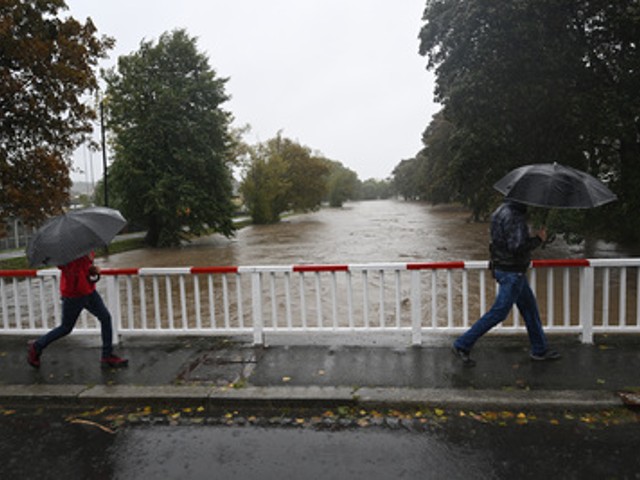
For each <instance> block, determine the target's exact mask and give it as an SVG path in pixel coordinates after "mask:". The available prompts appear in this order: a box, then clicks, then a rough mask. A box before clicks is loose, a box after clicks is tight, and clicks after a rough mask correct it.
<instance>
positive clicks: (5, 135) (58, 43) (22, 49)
mask: <svg viewBox="0 0 640 480" xmlns="http://www.w3.org/2000/svg"><path fill="white" fill-rule="evenodd" d="M66 9H67V6H66V3H65V2H64V0H2V2H0V220H3V219H5V218H7V217H10V216H13V217H20V218H21V219H22V220H23V221H24V222H25V223H27V224H31V225H34V224H37V223H39V222H41V221H42V220H43V219H44V218H45V217H46V216H48V215H51V214H55V213H58V212H59V211H60V210H61V209H62V207H63V206H64V205H65V204H67V203H68V199H69V188H70V186H71V181H70V179H69V168H70V155H71V153H72V152H73V150H74V149H75V148H76V147H77V146H78V145H79V144H80V143H82V142H83V141H84V140H85V137H86V136H87V134H88V133H90V132H91V131H92V125H91V121H92V120H93V119H94V118H95V112H94V111H93V109H92V108H91V107H90V106H88V105H87V104H86V103H85V102H84V99H86V94H88V93H91V92H92V91H95V90H96V89H97V79H96V75H95V72H94V69H95V67H96V65H97V62H98V60H99V59H100V58H103V57H104V56H105V55H106V51H107V50H108V49H109V48H111V46H112V45H113V40H112V39H110V38H108V37H104V36H103V37H101V38H98V37H97V35H96V33H97V31H96V28H95V26H94V25H93V23H92V22H91V20H90V19H87V20H86V22H85V23H84V24H83V23H80V22H78V21H77V20H75V19H73V18H71V17H68V18H61V17H60V15H61V13H62V12H63V11H65V10H66Z"/></svg>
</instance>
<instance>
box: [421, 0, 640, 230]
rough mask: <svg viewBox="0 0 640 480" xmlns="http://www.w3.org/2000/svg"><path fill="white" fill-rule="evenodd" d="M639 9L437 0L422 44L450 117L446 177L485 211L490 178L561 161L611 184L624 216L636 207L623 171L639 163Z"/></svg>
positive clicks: (548, 1)
mask: <svg viewBox="0 0 640 480" xmlns="http://www.w3.org/2000/svg"><path fill="white" fill-rule="evenodd" d="M639 12H640V2H637V1H635V0H624V1H620V2H610V1H605V0H596V1H590V0H589V1H587V0H583V1H568V0H567V1H558V0H520V1H517V2H506V3H504V4H500V5H497V4H495V3H492V2H484V1H480V0H470V1H467V2H458V1H454V0H439V1H435V0H434V1H428V2H427V6H426V10H425V14H424V19H425V25H424V27H423V28H422V31H421V33H420V40H421V44H420V52H421V53H422V54H423V55H427V56H428V59H429V61H428V68H431V69H434V70H435V72H436V74H437V84H436V91H435V95H436V99H437V100H438V101H439V102H441V103H442V104H443V105H444V108H443V111H442V119H441V121H445V122H448V124H449V127H448V128H449V132H448V139H447V140H446V142H447V143H448V147H447V150H448V152H447V154H446V157H447V158H448V161H447V164H448V166H447V170H448V172H449V173H448V176H449V180H450V181H451V182H452V183H451V187H452V188H453V189H455V194H456V196H457V197H458V198H459V199H460V200H461V201H463V202H464V203H465V204H467V205H469V206H470V207H472V208H473V209H474V212H475V213H476V216H480V215H481V214H482V213H483V212H487V210H488V209H490V208H491V206H492V205H493V204H494V203H495V201H496V194H495V192H493V191H492V188H491V186H492V185H493V183H495V181H497V180H498V179H499V178H500V177H501V176H502V175H504V174H505V173H507V172H508V171H509V170H511V169H512V168H515V167H517V166H520V165H523V164H528V163H541V162H555V161H557V162H559V163H563V164H567V165H570V166H574V167H576V168H580V169H582V170H586V171H588V172H590V173H592V174H594V175H596V176H599V177H600V178H602V179H603V180H605V181H610V183H611V185H612V186H613V187H614V188H615V189H616V190H617V192H618V193H619V195H620V197H621V198H624V199H625V202H623V203H622V204H623V205H626V206H627V207H628V208H629V209H628V210H627V213H626V214H624V215H623V217H628V216H629V215H628V214H629V213H630V212H631V211H632V210H633V209H635V210H636V211H637V208H638V207H640V195H639V194H638V193H637V188H635V189H633V190H627V187H628V186H630V185H623V183H624V181H623V180H622V178H632V177H633V176H634V175H636V174H637V173H636V172H638V152H639V151H640V149H639V148H638V142H639V140H638V139H639V138H640V136H639V135H638V117H637V112H638V107H639V103H638V98H639V93H638V89H637V88H636V87H634V86H633V85H635V83H636V78H637V69H638V50H637V49H638V45H637V38H639V35H640V31H639V25H640V14H639ZM632 112H636V113H635V114H634V113H632ZM432 138H433V137H432V136H428V137H427V140H428V141H430V140H431V139H432ZM426 147H427V152H426V153H427V155H426V158H428V159H429V161H431V159H432V158H433V157H432V155H431V154H430V152H429V150H430V149H431V144H427V145H426ZM442 152H443V151H442ZM623 170H624V172H625V173H624V175H621V173H622V171H623ZM437 178H438V179H441V178H444V177H443V176H440V175H439V176H438V177H437ZM630 183H633V184H635V185H637V182H635V180H632V181H631V182H630ZM632 206H633V208H631V207H632ZM618 210H619V209H618ZM610 213H611V211H610V210H608V209H607V208H603V209H598V211H593V212H588V213H587V214H585V215H586V216H589V217H592V218H596V217H600V218H608V217H610ZM571 217H572V220H571V223H572V224H573V225H575V224H576V222H575V215H571ZM628 224H629V222H626V224H624V222H623V223H621V225H620V226H619V227H620V230H619V231H622V230H623V229H626V225H628ZM597 225H598V222H594V221H591V222H587V221H585V222H583V223H582V228H583V229H584V230H585V231H587V230H590V229H591V230H593V229H594V228H596V227H597ZM635 231H636V232H638V231H640V230H638V229H637V228H635Z"/></svg>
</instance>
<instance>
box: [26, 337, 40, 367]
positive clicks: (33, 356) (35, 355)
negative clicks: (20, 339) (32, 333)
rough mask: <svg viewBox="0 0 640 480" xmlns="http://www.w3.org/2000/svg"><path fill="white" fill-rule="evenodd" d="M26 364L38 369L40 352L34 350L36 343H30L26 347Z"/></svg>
mask: <svg viewBox="0 0 640 480" xmlns="http://www.w3.org/2000/svg"><path fill="white" fill-rule="evenodd" d="M27 362H29V365H31V366H32V367H33V368H40V352H38V349H37V348H36V342H34V341H31V342H29V344H28V347H27Z"/></svg>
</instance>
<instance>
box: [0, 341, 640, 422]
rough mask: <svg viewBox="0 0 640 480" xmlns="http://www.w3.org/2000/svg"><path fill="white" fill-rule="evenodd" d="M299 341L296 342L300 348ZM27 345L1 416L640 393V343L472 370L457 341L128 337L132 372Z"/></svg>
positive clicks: (565, 350) (544, 404)
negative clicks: (37, 360) (25, 409)
mask: <svg viewBox="0 0 640 480" xmlns="http://www.w3.org/2000/svg"><path fill="white" fill-rule="evenodd" d="M295 338H296V337H292V341H293V339H295ZM27 340H28V338H26V337H14V336H3V337H0V404H18V403H28V402H31V403H33V402H65V403H79V404H82V405H85V404H112V403H118V402H125V403H128V404H136V403H140V404H148V403H153V402H159V403H171V404H176V403H189V404H198V405H204V406H208V407H218V406H226V407H229V406H236V407H240V406H244V405H251V406H258V407H259V406H316V405H319V404H321V405H329V404H338V405H362V406H363V407H372V406H388V407H403V406H411V405H431V406H442V407H464V408H496V407H497V408H501V407H504V408H507V407H509V408H573V409H576V408H581V409H598V408H615V407H617V406H622V405H624V403H623V397H622V396H621V395H620V392H636V393H635V394H634V395H632V396H631V397H627V399H628V398H632V399H633V398H635V397H637V393H638V392H639V391H640V336H636V335H627V336H602V337H597V338H596V344H595V345H583V344H581V343H579V341H578V340H577V338H576V337H574V336H567V337H564V336H554V337H552V338H551V342H552V344H553V346H554V347H555V348H557V349H558V350H559V351H560V352H561V353H562V355H563V357H562V359H560V360H558V361H553V362H533V361H531V360H530V358H529V356H528V348H527V347H528V343H527V339H526V337H524V336H514V337H499V336H487V337H485V338H483V339H482V340H481V341H480V342H479V343H478V345H477V346H476V348H475V349H474V352H473V357H474V359H475V360H476V361H477V366H476V367H473V368H468V367H464V366H463V365H462V364H461V362H460V361H459V360H458V359H457V358H456V357H454V355H453V354H452V353H451V350H450V340H452V339H442V340H441V341H440V342H439V344H435V345H428V346H420V347H413V346H407V345H391V346H352V345H333V346H330V345H300V344H289V345H285V344H278V345H270V346H266V347H259V346H253V345H252V344H251V343H250V339H249V338H240V337H238V338H235V337H234V338H226V337H215V338H212V337H153V338H149V337H125V338H124V339H123V340H122V341H121V344H120V345H119V346H118V349H117V353H118V354H119V355H121V356H124V357H126V358H128V359H129V362H130V364H129V367H128V368H125V369H109V368H107V369H103V368H101V366H100V364H99V355H100V346H99V339H98V338H97V337H94V336H82V335H74V334H71V335H70V336H69V337H66V338H65V339H62V340H60V341H58V342H56V343H54V344H52V345H51V346H50V347H49V348H48V349H47V350H46V351H45V352H44V353H43V355H42V366H41V367H40V369H34V368H32V367H31V366H29V365H28V364H27V362H26V342H27Z"/></svg>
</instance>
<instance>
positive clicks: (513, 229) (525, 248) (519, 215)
mask: <svg viewBox="0 0 640 480" xmlns="http://www.w3.org/2000/svg"><path fill="white" fill-rule="evenodd" d="M540 244H542V240H541V239H540V237H531V236H529V226H528V225H527V207H526V205H522V204H520V203H515V202H509V201H507V202H505V203H503V204H502V205H500V206H499V207H498V208H497V209H496V211H495V212H493V214H492V215H491V246H490V251H491V268H492V270H503V271H507V272H525V271H526V270H527V268H528V267H529V264H530V263H531V251H532V250H533V249H535V248H537V247H538V246H540Z"/></svg>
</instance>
